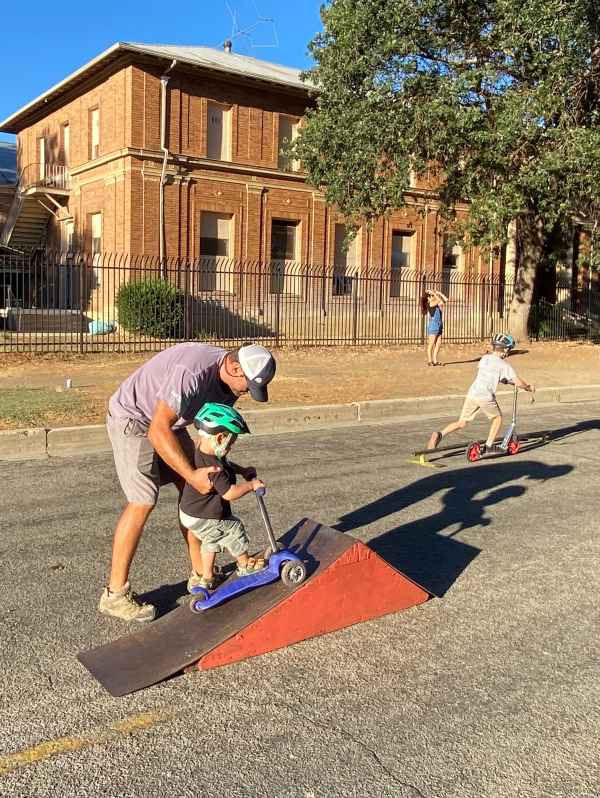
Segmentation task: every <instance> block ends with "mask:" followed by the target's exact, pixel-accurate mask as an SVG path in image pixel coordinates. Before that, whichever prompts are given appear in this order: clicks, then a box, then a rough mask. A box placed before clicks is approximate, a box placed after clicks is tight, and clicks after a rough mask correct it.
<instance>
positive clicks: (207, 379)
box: [108, 343, 237, 429]
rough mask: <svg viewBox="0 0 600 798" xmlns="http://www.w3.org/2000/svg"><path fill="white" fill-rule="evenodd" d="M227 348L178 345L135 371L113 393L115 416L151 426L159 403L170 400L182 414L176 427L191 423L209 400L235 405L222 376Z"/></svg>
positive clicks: (170, 405) (111, 407)
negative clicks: (222, 366)
mask: <svg viewBox="0 0 600 798" xmlns="http://www.w3.org/2000/svg"><path fill="white" fill-rule="evenodd" d="M226 353H227V350H225V349H221V348H220V347H217V346H209V345H208V344H196V343H185V344H176V345H175V346H171V347H169V348H168V349H165V350H164V351H162V352H159V353H158V354H157V355H155V356H154V357H153V358H151V359H150V360H148V361H147V362H146V363H144V364H143V365H142V366H140V368H139V369H138V370H137V371H134V372H133V374H131V375H130V376H129V377H128V378H127V379H126V380H125V381H124V382H123V383H121V385H120V386H119V388H118V389H117V391H116V392H115V393H114V394H113V395H112V396H111V398H110V401H109V403H108V410H109V413H110V415H111V416H112V417H113V418H121V419H124V418H133V419H135V420H136V421H139V422H140V423H141V424H143V425H144V426H145V427H149V426H150V422H151V421H152V416H153V415H154V410H155V408H156V403H157V402H158V401H159V399H162V400H163V401H164V402H166V403H167V404H168V405H169V407H170V408H171V409H172V410H173V411H174V412H175V413H177V415H178V420H177V421H176V422H175V424H173V429H180V428H182V427H186V426H187V425H188V424H191V423H192V421H193V420H194V416H195V415H196V413H197V412H198V410H200V408H201V407H202V405H203V404H204V403H205V402H219V403H220V404H224V405H233V403H234V402H235V400H236V398H237V397H236V396H235V394H234V393H233V391H231V390H230V388H229V387H228V386H227V385H225V383H224V382H222V381H221V380H220V378H219V369H220V366H221V363H222V362H223V358H224V357H225V355H226Z"/></svg>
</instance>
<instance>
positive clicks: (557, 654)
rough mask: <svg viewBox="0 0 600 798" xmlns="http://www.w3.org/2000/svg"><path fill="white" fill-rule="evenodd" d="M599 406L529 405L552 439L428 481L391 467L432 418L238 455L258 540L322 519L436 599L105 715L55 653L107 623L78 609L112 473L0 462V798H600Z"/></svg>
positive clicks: (266, 443) (157, 519) (274, 441)
mask: <svg viewBox="0 0 600 798" xmlns="http://www.w3.org/2000/svg"><path fill="white" fill-rule="evenodd" d="M599 411H600V404H598V403H579V404H570V405H561V406H560V408H557V409H552V410H550V409H544V410H542V409H539V410H538V411H537V412H535V413H533V412H526V413H524V414H523V420H522V426H523V428H524V429H530V430H531V429H544V428H548V429H554V430H558V432H557V433H556V435H555V437H554V438H553V439H552V441H551V442H549V443H547V444H546V445H544V446H541V447H538V448H535V449H532V450H531V451H523V452H522V453H521V454H519V455H518V456H516V457H513V458H509V457H505V458H500V459H497V460H494V461H488V462H483V463H479V464H477V465H468V464H467V463H466V462H465V460H464V459H463V457H461V456H455V457H452V458H450V457H449V458H444V459H443V460H441V461H440V463H441V464H444V465H445V468H441V469H438V470H433V469H424V468H420V467H418V466H415V465H410V464H408V463H407V462H406V460H407V455H408V452H409V451H410V450H411V449H412V448H415V447H417V446H418V445H419V444H422V442H423V441H424V440H425V439H426V438H427V435H428V433H429V431H430V429H431V428H432V427H435V422H431V421H428V422H426V423H424V425H423V428H422V429H420V430H416V431H415V428H414V424H411V425H400V424H397V425H391V424H388V425H381V426H369V427H366V426H365V427H363V428H360V429H358V430H357V429H356V427H353V428H352V429H343V428H341V429H340V428H338V429H335V430H332V431H330V432H329V433H327V434H325V433H323V432H309V433H296V434H294V435H293V436H270V437H261V438H258V437H257V438H255V439H250V440H244V441H243V442H240V444H239V446H238V447H237V452H236V459H238V460H239V461H241V462H244V461H246V462H251V461H253V462H254V463H255V464H256V465H257V466H258V467H259V473H260V474H261V475H262V476H263V477H264V479H265V481H266V482H267V484H268V487H269V493H268V497H267V498H268V506H269V509H270V512H271V516H272V520H273V525H274V526H275V528H276V529H277V530H280V531H284V530H285V529H287V528H289V527H291V526H292V525H293V524H295V523H296V522H297V521H298V520H299V519H301V518H302V517H304V516H310V517H313V518H315V519H318V520H319V521H321V522H323V523H325V524H328V525H330V526H337V528H338V529H341V530H343V531H345V532H347V533H349V534H351V535H354V536H355V537H358V538H360V539H361V540H363V541H369V543H370V545H372V546H373V547H374V548H375V550H376V551H377V552H378V553H380V554H381V555H382V556H384V557H385V558H386V559H387V560H388V561H389V562H391V563H392V564H393V565H394V566H396V567H397V568H399V569H400V570H403V571H404V572H405V573H407V574H408V575H409V576H411V577H412V578H413V579H414V580H416V581H417V582H420V583H421V584H423V585H424V586H425V587H427V588H428V589H429V590H430V591H431V592H433V593H435V594H436V595H437V598H434V599H432V600H431V601H429V602H427V603H426V604H424V605H422V606H420V607H416V608H413V609H411V610H408V611H406V612H403V613H398V614H396V615H392V616H388V617H385V618H381V619H378V620H376V621H372V622H369V623H366V624H362V625H360V626H354V627H351V628H348V629H346V630H343V631H341V632H337V633H335V634H333V635H329V636H327V637H322V638H318V639H315V640H312V641H308V642H305V643H301V644H299V645H297V646H294V647H291V648H288V649H286V650H281V651H278V652H275V653H272V654H269V655H266V656H263V657H259V658H256V659H253V660H249V661H246V662H243V663H240V664H237V665H233V666H230V667H227V668H221V669H217V670H213V671H208V672H205V673H198V674H194V675H188V676H179V677H176V678H173V679H171V680H169V681H167V682H165V683H163V684H161V685H158V686H156V687H153V688H150V689H148V690H145V691H143V692H140V693H137V694H135V695H132V696H129V697H126V698H122V699H115V698H112V697H111V696H109V695H108V694H107V693H106V692H105V691H104V690H103V688H102V687H101V686H100V685H99V684H98V683H97V682H95V681H94V680H93V679H92V678H91V677H90V675H89V674H88V673H87V671H85V670H84V669H83V668H82V666H81V665H80V664H79V662H78V661H77V660H76V658H75V656H76V654H77V652H78V651H79V650H81V649H84V648H89V647H90V646H93V645H99V644H100V643H103V642H107V641H109V640H112V639H114V638H115V637H117V636H119V635H121V634H122V633H124V632H125V631H126V630H125V629H124V628H123V626H121V625H120V624H119V622H117V621H114V620H113V619H109V618H105V617H103V616H99V615H97V614H96V604H97V601H98V598H99V593H100V590H101V586H102V584H103V580H104V578H105V572H106V568H107V565H108V558H109V553H110V544H111V538H112V528H113V524H114V521H115V519H116V516H117V514H118V512H119V509H120V506H121V496H120V493H119V489H118V485H117V483H116V479H115V476H114V473H113V468H112V462H111V459H110V458H109V457H108V456H104V455H102V456H100V455H94V454H90V456H89V457H87V458H78V459H68V460H50V461H42V462H29V463H18V464H14V463H12V464H11V463H2V464H0V584H1V585H2V587H3V590H2V604H1V609H0V644H1V645H0V669H1V670H0V679H1V682H0V687H1V690H0V795H1V796H11V798H42V796H60V798H69V797H70V796H77V797H79V796H84V795H85V796H87V798H94V797H95V796H103V798H106V797H107V796H109V797H110V796H114V797H115V798H117V796H118V798H129V797H130V796H131V798H134V797H135V798H140V796H143V798H153V797H154V796H178V798H183V797H184V796H186V797H187V796H190V798H198V796H203V797H204V798H213V796H214V797H215V798H216V796H227V797H228V798H230V797H231V798H237V797H238V796H240V798H241V797H242V796H269V797H271V796H277V798H279V796H282V798H283V796H285V798H321V797H322V796H327V797H329V796H344V798H345V797H346V796H349V797H350V796H357V797H358V796H360V798H365V796H368V797H370V796H374V797H375V796H376V797H377V798H387V797H388V796H390V797H392V796H393V797H394V798H421V797H422V796H423V797H424V798H454V796H456V797H457V798H458V797H459V796H460V798H471V796H472V797H473V798H484V797H487V796H490V797H493V798H502V797H503V796H507V798H508V797H509V796H510V798H516V797H517V796H518V797H519V798H521V796H523V797H527V798H529V796H531V797H532V798H533V797H535V798H542V797H543V798H546V797H548V798H549V797H550V796H552V798H555V797H556V798H558V797H559V796H560V797H561V798H567V796H568V797H569V798H592V796H594V798H600V666H599V653H600V643H599V631H600V630H599V626H600V622H599V621H600V613H599V608H600V597H599V596H600V591H599V588H600V576H599V572H600V543H599V536H598V531H597V528H598V515H599V511H600V499H599V498H598V484H599V479H600V450H599V443H600V436H599V434H598V430H599V428H600V422H598V421H596V419H597V418H598V417H599ZM478 429H479V430H480V429H482V427H481V426H480V427H478ZM237 509H238V510H239V514H240V515H242V517H244V519H245V520H246V521H247V526H248V528H249V530H250V531H251V533H252V534H253V537H254V540H255V541H256V543H257V544H258V543H261V542H266V541H265V536H264V533H261V527H260V521H259V517H258V514H257V512H256V508H255V506H254V503H253V501H252V499H251V497H250V498H248V499H245V500H243V501H242V502H241V503H240V505H239V507H238V508H237ZM174 514H175V500H174V493H173V492H171V491H167V490H166V491H165V492H164V494H163V495H162V496H161V502H160V505H159V507H158V508H157V510H156V511H155V513H154V514H153V516H152V519H151V522H150V524H149V526H148V528H147V530H146V533H145V535H144V538H143V541H142V543H141V546H140V549H139V551H138V555H137V558H136V560H135V568H134V572H133V581H134V587H135V589H136V590H137V591H138V592H140V593H143V592H144V591H147V593H148V594H149V598H151V599H152V598H156V599H157V600H158V602H159V604H160V606H161V607H162V609H163V610H165V611H166V610H167V609H168V606H169V604H170V603H171V604H172V602H173V601H175V600H176V599H177V598H178V597H181V596H182V595H183V593H184V590H185V587H184V580H185V579H186V578H187V574H188V567H187V563H186V558H185V551H184V548H183V543H182V541H181V538H180V536H179V533H178V531H177V530H176V525H175V523H174ZM161 586H162V587H161ZM353 587H354V588H355V590H356V600H357V601H360V597H361V594H362V593H363V592H364V591H371V590H377V585H368V584H356V585H354V586H353Z"/></svg>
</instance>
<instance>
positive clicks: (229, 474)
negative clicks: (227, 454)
mask: <svg viewBox="0 0 600 798" xmlns="http://www.w3.org/2000/svg"><path fill="white" fill-rule="evenodd" d="M194 466H195V467H196V468H206V467H207V466H219V467H220V468H221V471H219V473H218V474H211V475H210V481H211V482H212V484H213V489H212V490H211V492H210V493H198V491H197V490H196V489H195V488H193V487H192V486H191V485H188V484H186V486H185V488H184V489H183V494H182V496H181V503H180V505H179V506H180V507H181V509H182V510H183V512H184V513H186V515H191V516H192V518H216V519H217V520H222V519H224V518H231V505H230V503H229V502H228V501H226V500H225V499H224V498H223V494H224V493H227V491H228V490H229V488H230V487H231V486H232V485H235V472H234V470H233V469H232V468H231V466H230V465H229V463H228V462H227V460H219V459H218V458H216V457H215V456H214V455H213V454H204V452H201V451H200V449H196V451H195V453H194Z"/></svg>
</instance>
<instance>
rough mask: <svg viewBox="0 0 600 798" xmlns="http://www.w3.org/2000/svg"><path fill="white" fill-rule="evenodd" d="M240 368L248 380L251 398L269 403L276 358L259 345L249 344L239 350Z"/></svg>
mask: <svg viewBox="0 0 600 798" xmlns="http://www.w3.org/2000/svg"><path fill="white" fill-rule="evenodd" d="M238 355H239V359H240V366H241V367H242V371H243V372H244V374H245V376H246V379H247V380H248V391H249V393H250V396H251V397H252V398H253V399H255V400H256V401H257V402H268V401H269V394H268V393H267V385H268V384H269V383H270V382H271V380H272V379H273V377H274V376H275V369H276V368H277V365H276V363H275V358H274V357H273V355H272V354H271V353H270V352H269V350H268V349H265V348H264V346H259V345H258V344H249V345H248V346H242V347H240V349H239V353H238Z"/></svg>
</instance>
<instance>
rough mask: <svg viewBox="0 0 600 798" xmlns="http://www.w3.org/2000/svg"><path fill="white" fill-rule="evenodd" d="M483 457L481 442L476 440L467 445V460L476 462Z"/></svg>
mask: <svg viewBox="0 0 600 798" xmlns="http://www.w3.org/2000/svg"><path fill="white" fill-rule="evenodd" d="M480 458H481V444H480V443H478V442H477V441H475V443H470V444H469V445H468V446H467V460H468V461H469V462H470V463H476V462H477V460H479V459H480Z"/></svg>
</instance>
